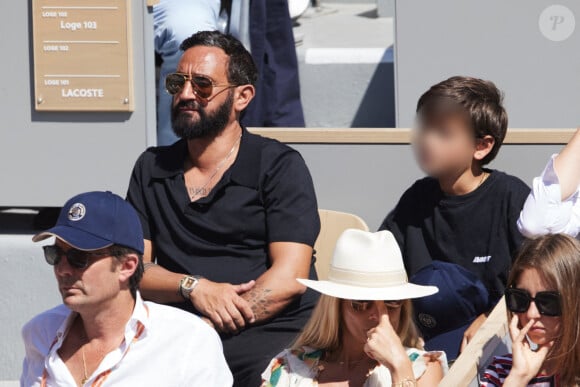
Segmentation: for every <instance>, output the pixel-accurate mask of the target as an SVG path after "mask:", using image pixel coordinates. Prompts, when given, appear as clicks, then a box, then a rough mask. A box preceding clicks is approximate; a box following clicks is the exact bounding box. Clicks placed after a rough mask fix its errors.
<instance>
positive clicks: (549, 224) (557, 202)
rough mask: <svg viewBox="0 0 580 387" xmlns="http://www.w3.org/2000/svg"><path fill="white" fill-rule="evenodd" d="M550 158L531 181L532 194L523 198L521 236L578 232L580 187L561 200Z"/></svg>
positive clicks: (579, 227)
mask: <svg viewBox="0 0 580 387" xmlns="http://www.w3.org/2000/svg"><path fill="white" fill-rule="evenodd" d="M556 156H557V155H553V156H552V157H551V158H550V161H548V165H546V168H545V169H544V171H543V172H542V175H541V176H539V177H536V178H534V184H533V187H532V192H531V193H530V195H529V196H528V198H527V199H526V202H525V204H524V208H523V210H522V212H521V213H520V218H519V219H518V229H519V230H520V232H521V233H522V235H524V236H526V237H528V238H534V237H537V236H540V235H545V234H558V233H564V234H568V235H571V236H574V237H575V236H577V235H578V234H579V233H580V187H579V188H578V189H576V192H574V194H572V195H571V196H570V197H569V198H567V199H566V200H562V191H561V188H560V180H559V179H558V175H557V174H556V171H555V170H554V158H555V157H556Z"/></svg>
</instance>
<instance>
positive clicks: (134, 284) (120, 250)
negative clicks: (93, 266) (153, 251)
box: [109, 245, 145, 299]
mask: <svg viewBox="0 0 580 387" xmlns="http://www.w3.org/2000/svg"><path fill="white" fill-rule="evenodd" d="M109 251H110V252H111V255H112V256H113V257H115V258H116V259H117V260H119V261H120V260H122V259H123V258H124V257H125V256H126V255H129V254H135V255H136V256H137V257H139V262H138V264H137V268H136V269H135V272H134V273H133V275H131V277H130V278H129V289H130V290H131V295H132V296H133V298H134V299H137V290H139V283H140V282H141V278H143V273H144V272H145V269H144V266H143V255H142V254H140V253H139V252H137V251H135V250H133V249H131V248H129V247H125V246H121V245H113V246H111V247H110V248H109Z"/></svg>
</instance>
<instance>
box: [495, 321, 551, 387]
mask: <svg viewBox="0 0 580 387" xmlns="http://www.w3.org/2000/svg"><path fill="white" fill-rule="evenodd" d="M535 321H536V320H534V319H532V320H530V321H529V322H528V323H527V324H526V326H524V327H523V328H522V329H519V328H518V322H519V319H518V316H517V315H514V316H513V317H512V320H511V321H510V326H509V329H510V336H511V339H512V357H513V364H512V368H511V371H510V373H509V375H508V377H507V378H506V380H505V383H504V384H503V385H504V387H514V386H527V384H528V382H529V381H530V380H531V379H532V378H534V377H535V376H536V375H537V374H538V373H539V372H540V369H541V368H542V364H544V361H545V360H546V356H547V355H548V351H549V350H550V348H551V347H552V345H553V341H551V342H549V343H548V344H545V345H540V346H539V347H538V349H537V351H532V349H531V348H530V344H529V343H528V340H527V338H526V334H527V333H528V331H529V330H530V328H531V327H532V325H534V322H535Z"/></svg>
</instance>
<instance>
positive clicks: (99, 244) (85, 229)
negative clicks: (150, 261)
mask: <svg viewBox="0 0 580 387" xmlns="http://www.w3.org/2000/svg"><path fill="white" fill-rule="evenodd" d="M53 236H54V237H57V238H58V239H61V240H62V241H64V242H66V243H68V244H69V245H71V246H72V247H74V248H76V249H79V250H86V251H89V250H98V249H102V248H105V247H109V246H112V245H120V246H124V247H128V248H131V249H133V250H135V251H137V252H139V253H141V254H143V250H144V244H143V230H142V228H141V222H140V220H139V216H138V215H137V212H136V211H135V209H134V208H133V207H132V206H131V204H129V203H128V202H126V201H125V200H124V199H123V198H121V197H120V196H118V195H115V194H114V193H112V192H109V191H107V192H100V191H94V192H86V193H82V194H80V195H77V196H75V197H73V198H72V199H69V200H68V201H67V202H66V203H65V205H64V207H63V208H62V210H61V211H60V214H59V216H58V220H57V221H56V225H55V226H54V227H52V228H50V229H48V230H46V231H43V232H41V233H38V234H36V235H35V236H34V237H33V238H32V240H33V241H34V242H39V241H42V240H44V239H47V238H50V237H53Z"/></svg>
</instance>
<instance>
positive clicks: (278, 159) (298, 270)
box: [127, 31, 320, 386]
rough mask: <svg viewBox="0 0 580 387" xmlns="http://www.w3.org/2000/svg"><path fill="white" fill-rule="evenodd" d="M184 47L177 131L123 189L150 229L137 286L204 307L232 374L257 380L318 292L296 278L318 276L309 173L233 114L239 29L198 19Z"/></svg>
mask: <svg viewBox="0 0 580 387" xmlns="http://www.w3.org/2000/svg"><path fill="white" fill-rule="evenodd" d="M181 49H182V50H183V56H182V58H181V60H180V62H179V64H178V67H177V71H176V72H175V73H172V74H169V75H167V77H166V82H165V85H166V89H167V91H168V92H169V93H170V94H172V95H173V101H172V125H173V130H174V131H175V134H176V135H177V136H178V137H180V138H181V140H179V141H177V142H176V143H175V144H173V145H171V146H167V147H157V148H151V149H148V150H147V151H145V152H144V153H143V154H142V155H141V157H140V158H139V159H138V161H137V163H136V165H135V168H134V170H133V173H132V176H131V181H130V185H129V190H128V194H127V200H128V201H129V202H130V203H131V204H132V205H133V206H134V207H135V208H136V210H137V212H138V213H139V216H140V218H141V223H142V226H143V233H144V239H145V254H144V257H143V259H144V262H145V273H144V276H143V280H142V282H141V290H142V293H143V296H144V297H145V298H147V299H150V300H153V301H156V302H161V303H167V304H174V305H177V306H179V307H181V308H182V309H185V310H189V311H191V312H193V313H196V314H198V315H200V316H202V318H204V319H205V320H206V321H207V322H208V323H209V324H210V325H212V326H213V327H214V328H215V329H216V330H217V331H218V332H219V333H220V336H221V338H222V343H223V346H224V354H225V357H226V360H227V362H228V365H229V366H230V369H231V370H232V373H233V374H234V385H236V386H257V385H259V384H260V383H261V377H260V372H261V371H262V370H263V369H265V367H266V365H267V364H268V362H269V360H270V359H271V358H272V357H273V356H274V355H276V354H277V353H278V352H279V351H280V350H282V349H283V348H285V347H286V346H288V344H289V343H290V342H291V341H292V340H293V338H294V336H295V335H296V334H297V333H298V332H299V331H300V329H301V328H302V326H303V325H304V324H305V322H306V321H307V319H308V317H309V315H310V313H311V311H312V308H313V306H314V304H315V302H316V295H315V294H313V293H312V292H311V291H309V290H306V288H305V287H304V286H302V285H301V284H300V283H298V282H297V281H296V278H310V279H313V278H316V272H315V270H314V259H313V248H312V246H313V245H314V242H315V240H316V238H317V236H318V232H319V229H320V220H319V218H318V212H317V204H316V196H315V193H314V187H313V183H312V178H311V176H310V173H309V171H308V169H307V167H306V164H305V163H304V160H303V159H302V157H301V156H300V154H299V153H298V152H297V151H295V150H293V149H292V148H290V147H288V146H286V145H284V144H281V143H280V142H278V141H275V140H272V139H268V138H264V137H261V136H257V135H254V134H252V133H249V132H248V131H247V130H246V129H245V128H244V127H242V126H241V125H240V122H239V119H240V115H241V114H242V112H243V111H244V110H245V109H246V107H247V106H248V104H249V103H250V102H251V100H252V98H253V97H254V93H255V84H256V82H257V72H256V66H255V64H254V62H253V60H252V56H251V55H250V53H249V52H248V51H247V50H246V49H245V48H244V47H243V45H242V44H241V43H240V42H239V41H238V40H236V39H235V38H233V37H231V36H229V35H224V34H222V33H219V32H208V31H205V32H199V33H197V34H195V35H193V36H191V37H190V38H188V39H186V40H185V41H184V42H183V43H182V45H181ZM199 350H200V351H203V348H200V349H199Z"/></svg>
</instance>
